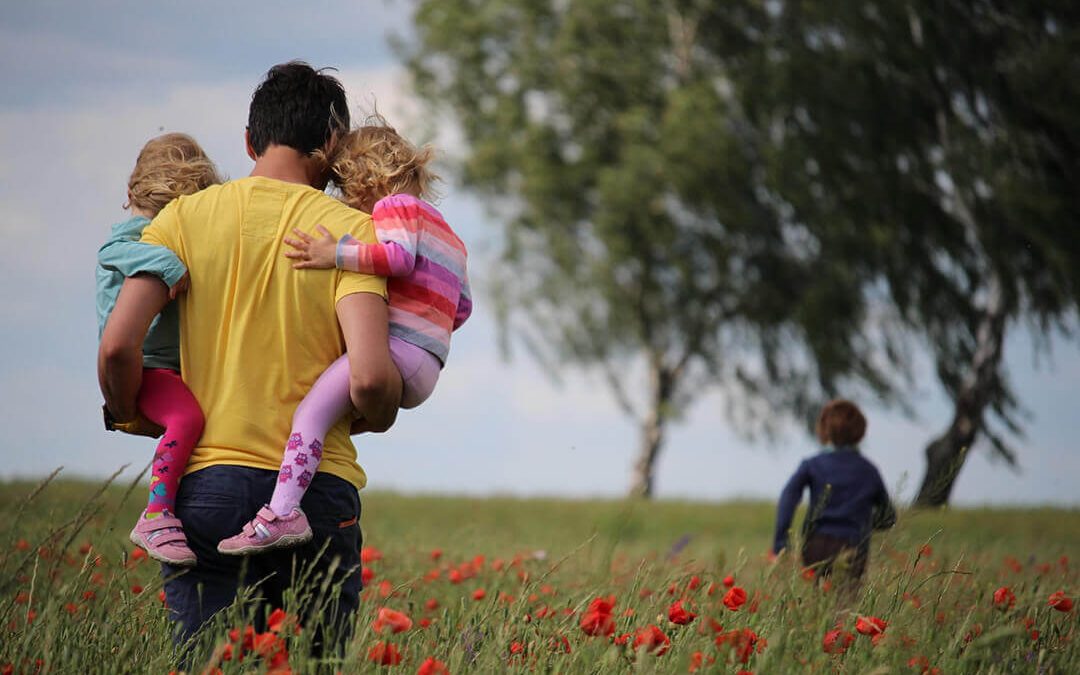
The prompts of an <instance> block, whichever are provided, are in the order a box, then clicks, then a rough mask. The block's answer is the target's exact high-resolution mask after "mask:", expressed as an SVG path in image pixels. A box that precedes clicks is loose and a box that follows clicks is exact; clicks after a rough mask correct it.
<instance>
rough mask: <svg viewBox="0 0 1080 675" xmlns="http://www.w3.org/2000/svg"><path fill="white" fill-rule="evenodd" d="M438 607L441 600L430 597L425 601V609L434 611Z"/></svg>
mask: <svg viewBox="0 0 1080 675" xmlns="http://www.w3.org/2000/svg"><path fill="white" fill-rule="evenodd" d="M438 608H439V601H438V600H436V599H435V598H428V600H427V602H425V603H424V609H427V610H430V611H434V610H436V609H438Z"/></svg>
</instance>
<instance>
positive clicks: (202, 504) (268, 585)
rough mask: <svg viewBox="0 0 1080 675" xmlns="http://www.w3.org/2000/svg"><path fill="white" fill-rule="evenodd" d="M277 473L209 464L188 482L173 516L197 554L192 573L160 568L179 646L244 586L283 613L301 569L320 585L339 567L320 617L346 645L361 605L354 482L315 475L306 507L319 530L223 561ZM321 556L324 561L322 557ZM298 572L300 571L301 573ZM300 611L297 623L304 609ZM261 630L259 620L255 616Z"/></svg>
mask: <svg viewBox="0 0 1080 675" xmlns="http://www.w3.org/2000/svg"><path fill="white" fill-rule="evenodd" d="M277 475H278V472H277V471H269V470H266V469H253V468H250V467H244V466H225V465H219V466H211V467H207V468H205V469H202V470H200V471H196V472H195V473H193V474H190V475H187V476H184V478H183V480H181V481H180V490H179V492H178V494H177V499H176V516H177V517H178V518H180V520H181V521H183V523H184V532H185V534H186V535H187V540H188V545H189V546H190V547H191V549H192V550H193V551H194V552H195V555H196V556H198V558H199V562H198V563H197V564H196V566H195V567H193V568H187V571H186V572H185V571H184V570H185V568H182V567H174V566H171V565H162V566H161V567H162V576H163V577H165V578H169V577H171V576H173V575H176V574H178V573H181V572H183V573H182V574H179V576H176V578H173V579H171V580H169V581H166V583H165V598H166V601H167V602H168V605H169V610H170V612H171V617H172V619H173V621H175V622H176V623H178V624H179V635H178V640H179V641H181V642H183V641H184V640H186V639H188V638H189V637H191V636H192V635H194V634H195V632H196V631H197V630H198V629H199V628H200V627H201V626H202V625H203V624H204V623H206V622H207V621H209V620H210V618H211V617H212V616H213V615H214V614H216V613H217V612H219V611H220V610H222V609H224V608H226V607H228V606H229V605H230V604H232V602H233V599H234V598H235V597H236V593H237V590H238V589H239V588H240V587H242V586H253V585H257V588H258V589H259V595H260V596H261V598H262V600H263V601H264V602H265V603H267V604H268V605H269V606H270V607H281V606H282V600H283V594H284V592H285V591H286V590H287V589H288V588H289V587H290V585H291V584H292V583H293V576H294V575H295V574H297V573H298V571H300V570H301V569H307V570H312V571H313V572H314V573H315V574H317V575H318V580H319V581H320V582H321V580H322V579H323V578H325V576H326V573H327V571H328V570H330V569H331V568H332V566H333V562H334V561H336V562H337V567H336V568H334V571H333V574H332V577H331V584H330V588H331V589H334V588H335V587H336V585H337V584H340V588H339V589H338V592H337V595H336V596H335V597H332V598H322V599H321V600H322V601H324V602H327V606H326V607H325V608H321V609H319V608H314V609H316V611H319V614H320V618H321V621H322V622H323V624H326V623H327V622H330V623H332V624H333V625H334V634H335V635H336V636H337V638H338V639H339V640H341V641H342V642H341V643H342V644H343V641H344V640H345V639H346V638H347V636H348V631H349V626H350V623H351V622H350V619H351V618H352V615H353V614H354V613H355V611H356V608H357V607H358V606H359V604H360V590H361V582H360V543H361V534H360V524H359V519H360V496H359V494H357V491H356V488H355V487H353V485H352V484H350V483H349V482H347V481H345V480H343V479H341V478H338V477H337V476H333V475H331V474H328V473H322V472H320V473H316V474H315V477H314V479H312V481H311V485H310V487H308V490H307V493H306V494H305V495H304V499H303V501H301V508H303V510H304V513H305V514H306V515H307V518H308V522H309V523H310V524H311V529H312V531H313V532H314V535H315V536H314V537H313V538H312V540H311V541H310V542H309V543H307V544H304V545H302V546H297V547H295V548H288V549H277V550H273V551H269V552H267V553H263V554H259V555H253V556H249V557H239V556H226V555H221V554H220V553H218V551H217V544H218V542H219V541H221V540H222V539H225V538H226V537H231V536H232V535H234V534H236V533H238V532H239V531H240V529H241V528H242V527H243V526H244V524H245V523H247V522H248V521H249V520H251V519H252V518H253V517H254V516H255V513H256V512H258V510H259V509H260V508H261V507H262V506H263V505H265V504H267V503H269V501H270V495H271V494H272V493H273V491H274V484H275V480H277ZM320 553H321V555H320ZM300 573H301V574H302V573H303V572H300ZM311 609H313V608H312V607H310V603H309V606H308V607H302V608H300V612H299V614H300V622H301V624H302V625H311V624H312V623H315V622H309V621H305V618H307V617H306V616H305V613H306V611H308V610H311ZM256 617H257V618H256V626H257V627H259V626H258V624H259V622H261V620H262V616H261V613H257V614H256Z"/></svg>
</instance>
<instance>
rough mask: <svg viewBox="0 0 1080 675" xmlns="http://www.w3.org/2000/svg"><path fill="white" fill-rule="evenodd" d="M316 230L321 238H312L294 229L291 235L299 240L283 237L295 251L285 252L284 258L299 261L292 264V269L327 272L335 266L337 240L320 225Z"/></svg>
mask: <svg viewBox="0 0 1080 675" xmlns="http://www.w3.org/2000/svg"><path fill="white" fill-rule="evenodd" d="M316 229H317V230H319V234H321V235H322V236H321V237H318V238H316V237H312V236H311V235H309V234H306V233H304V232H301V231H300V230H298V229H296V228H295V227H294V228H293V234H295V235H296V236H297V237H300V238H299V239H290V238H289V237H285V243H286V244H288V245H289V246H292V247H293V248H295V249H296V250H295V251H285V257H286V258H292V259H293V260H299V261H300V262H298V263H294V264H293V269H298V270H302V269H317V270H327V269H330V268H332V267H335V266H336V265H337V245H338V241H337V239H335V238H334V235H332V234H330V231H329V230H327V229H326V228H325V227H323V226H322V225H317V226H316Z"/></svg>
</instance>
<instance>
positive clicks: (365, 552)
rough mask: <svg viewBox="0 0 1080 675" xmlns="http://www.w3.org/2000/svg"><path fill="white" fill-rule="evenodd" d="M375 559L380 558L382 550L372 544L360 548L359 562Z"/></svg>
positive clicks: (366, 562)
mask: <svg viewBox="0 0 1080 675" xmlns="http://www.w3.org/2000/svg"><path fill="white" fill-rule="evenodd" d="M376 560H382V551H380V550H379V549H377V548H374V547H372V546H365V547H364V548H362V549H360V562H362V563H364V564H365V565H366V564H368V563H372V562H375V561H376Z"/></svg>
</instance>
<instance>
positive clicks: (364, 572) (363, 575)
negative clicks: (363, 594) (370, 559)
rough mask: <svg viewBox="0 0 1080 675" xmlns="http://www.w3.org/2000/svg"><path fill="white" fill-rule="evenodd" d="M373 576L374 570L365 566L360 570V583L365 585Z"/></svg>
mask: <svg viewBox="0 0 1080 675" xmlns="http://www.w3.org/2000/svg"><path fill="white" fill-rule="evenodd" d="M374 578H375V570H373V569H371V568H370V567H365V568H363V569H361V570H360V583H361V584H363V585H365V586H367V585H368V584H370V583H371V580H372V579H374Z"/></svg>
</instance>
